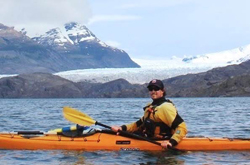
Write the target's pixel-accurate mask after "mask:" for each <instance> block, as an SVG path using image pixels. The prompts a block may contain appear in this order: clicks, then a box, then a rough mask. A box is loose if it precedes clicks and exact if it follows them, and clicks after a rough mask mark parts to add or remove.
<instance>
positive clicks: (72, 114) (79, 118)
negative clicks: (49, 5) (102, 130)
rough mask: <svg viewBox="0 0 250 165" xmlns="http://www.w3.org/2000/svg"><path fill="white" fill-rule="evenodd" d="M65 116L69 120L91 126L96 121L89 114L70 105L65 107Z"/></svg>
mask: <svg viewBox="0 0 250 165" xmlns="http://www.w3.org/2000/svg"><path fill="white" fill-rule="evenodd" d="M63 116H64V117H65V118H66V119H67V120H69V121H71V122H73V123H75V124H79V125H82V126H90V125H93V124H95V123H96V121H95V120H93V119H92V118H91V117H89V116H88V115H86V114H84V113H82V112H80V111H78V110H76V109H73V108H70V107H63Z"/></svg>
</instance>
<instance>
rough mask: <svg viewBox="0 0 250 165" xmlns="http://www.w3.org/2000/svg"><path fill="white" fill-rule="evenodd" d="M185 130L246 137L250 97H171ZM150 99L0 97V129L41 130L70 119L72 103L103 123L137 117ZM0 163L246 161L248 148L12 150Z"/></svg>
mask: <svg viewBox="0 0 250 165" xmlns="http://www.w3.org/2000/svg"><path fill="white" fill-rule="evenodd" d="M171 100H172V101H173V102H174V103H175V105H176V107H177V109H178V111H179V113H180V115H181V116H182V118H183V119H184V120H185V121H186V123H187V125H188V130H189V133H188V136H209V137H230V138H236V137H238V138H250V98H249V97H242V98H173V99H171ZM148 102H150V99H145V98H143V99H1V100H0V131H1V132H6V131H20V130H40V131H48V130H50V129H54V128H60V127H64V126H69V125H72V123H70V122H68V121H66V120H65V119H64V118H63V115H62V108H63V107H64V106H71V107H74V108H76V109H79V110H81V111H82V112H84V113H86V114H88V115H89V116H91V117H92V118H93V119H95V120H97V121H99V122H101V123H105V124H107V125H121V124H126V123H130V122H133V121H136V120H137V119H138V118H140V117H141V116H142V115H143V110H142V107H143V106H145V105H146V104H147V103H148ZM0 160H1V164H61V165H64V164H65V165H66V164H67V165H68V164H180V165H182V164H250V151H220V152H185V153H177V152H173V151H165V152H144V151H96V152H86V151H57V150H55V151H54V150H53V151H40V150H38V151H22V150H21V151H11V150H0Z"/></svg>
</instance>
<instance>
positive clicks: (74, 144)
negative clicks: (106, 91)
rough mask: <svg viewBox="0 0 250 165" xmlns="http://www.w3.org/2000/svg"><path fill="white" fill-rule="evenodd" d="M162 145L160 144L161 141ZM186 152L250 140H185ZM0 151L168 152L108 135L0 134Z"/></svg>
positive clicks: (238, 146) (248, 144) (245, 146)
mask: <svg viewBox="0 0 250 165" xmlns="http://www.w3.org/2000/svg"><path fill="white" fill-rule="evenodd" d="M158 142H161V141H158ZM176 148H177V149H179V150H183V151H220V150H250V139H230V138H206V137H202V138H200V137H186V138H184V139H183V140H182V141H181V142H180V143H179V144H178V145H177V146H176ZM0 149H10V150H87V151H93V150H148V151H150V150H152V151H161V150H165V149H163V148H162V147H161V146H158V145H155V144H152V143H150V142H147V141H143V140H138V139H132V138H129V137H124V136H119V135H115V134H110V133H106V132H102V131H100V132H96V133H94V134H91V135H89V136H83V137H66V136H63V135H56V134H55V135H53V134H48V135H20V134H13V133H0Z"/></svg>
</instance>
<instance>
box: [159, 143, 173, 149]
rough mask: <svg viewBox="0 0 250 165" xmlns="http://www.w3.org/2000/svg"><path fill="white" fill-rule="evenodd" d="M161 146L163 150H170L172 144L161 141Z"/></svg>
mask: <svg viewBox="0 0 250 165" xmlns="http://www.w3.org/2000/svg"><path fill="white" fill-rule="evenodd" d="M161 146H162V147H163V148H166V149H167V148H172V144H171V143H170V142H169V141H163V142H162V143H161Z"/></svg>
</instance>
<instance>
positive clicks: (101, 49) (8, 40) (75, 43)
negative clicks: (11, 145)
mask: <svg viewBox="0 0 250 165" xmlns="http://www.w3.org/2000/svg"><path fill="white" fill-rule="evenodd" d="M69 25H70V24H66V26H65V27H67V28H68V33H69V34H68V37H65V36H64V35H62V33H61V32H60V30H58V29H53V30H51V31H49V32H48V33H47V35H48V36H43V37H41V38H34V39H31V38H29V37H28V36H26V35H25V33H22V32H17V31H16V30H14V28H12V27H8V26H5V25H3V24H0V74H19V73H32V72H50V73H54V72H59V71H66V70H73V69H86V68H110V67H111V68H117V67H120V68H122V67H139V65H137V64H136V63H135V62H133V61H132V60H131V59H130V57H129V56H128V54H127V53H126V52H124V51H122V50H119V49H115V48H111V47H109V46H107V45H104V44H103V43H102V42H101V41H99V40H98V39H97V38H94V35H93V34H92V33H89V34H83V33H81V32H82V31H84V30H86V29H81V28H80V29H78V30H79V31H77V33H76V35H74V34H75V33H72V30H75V29H74V28H75V26H76V24H72V25H71V26H69ZM75 31H76V30H75ZM90 35H91V36H93V39H92V40H91V39H90V38H91V37H90Z"/></svg>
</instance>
